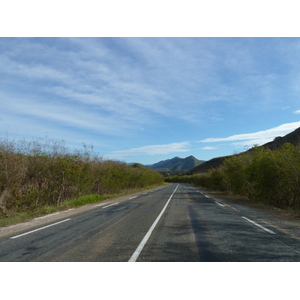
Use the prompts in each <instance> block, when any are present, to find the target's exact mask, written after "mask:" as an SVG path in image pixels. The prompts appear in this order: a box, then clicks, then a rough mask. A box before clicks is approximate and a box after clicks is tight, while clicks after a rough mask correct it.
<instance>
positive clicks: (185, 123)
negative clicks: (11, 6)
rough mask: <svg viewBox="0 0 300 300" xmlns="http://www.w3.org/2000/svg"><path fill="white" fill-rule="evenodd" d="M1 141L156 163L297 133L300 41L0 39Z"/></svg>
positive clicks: (229, 150)
mask: <svg viewBox="0 0 300 300" xmlns="http://www.w3.org/2000/svg"><path fill="white" fill-rule="evenodd" d="M0 78H1V80H0V104H1V110H0V134H1V136H2V137H3V136H8V137H9V138H10V139H22V138H25V139H27V140H32V139H38V138H47V139H51V140H64V141H65V142H66V145H67V146H68V147H70V148H77V149H80V148H82V143H85V144H88V145H93V146H94V150H95V152H97V153H99V155H101V156H103V157H104V158H110V159H118V160H121V161H125V162H139V163H142V164H152V163H155V162H158V161H160V160H164V159H168V158H172V157H174V156H179V157H187V156H189V155H194V156H195V157H196V158H198V159H201V160H209V159H211V158H213V157H217V156H223V155H230V154H233V153H236V152H241V151H244V150H245V149H246V148H247V147H251V146H253V145H254V144H259V145H260V144H263V143H266V142H268V141H271V140H273V139H274V138H275V137H276V136H283V135H285V134H287V133H289V132H291V131H293V130H294V129H296V128H298V127H300V39H299V38H250V37H249V38H248V37H247V38H205V37H203V38H187V37H184V38H161V37H158V38H4V37H2V38H0Z"/></svg>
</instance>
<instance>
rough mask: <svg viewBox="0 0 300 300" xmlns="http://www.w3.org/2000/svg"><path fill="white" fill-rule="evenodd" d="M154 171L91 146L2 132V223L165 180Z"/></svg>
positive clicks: (0, 146)
mask: <svg viewBox="0 0 300 300" xmlns="http://www.w3.org/2000/svg"><path fill="white" fill-rule="evenodd" d="M163 181H164V178H163V176H162V175H161V174H159V173H158V172H156V171H152V170H149V169H148V168H146V167H144V166H142V165H140V164H135V165H131V166H128V165H126V164H125V163H122V162H118V161H112V160H104V159H102V158H101V157H100V156H99V155H96V154H94V152H93V147H91V146H90V147H89V146H86V145H83V149H82V150H74V151H72V152H71V151H70V150H69V149H68V148H67V147H66V146H65V144H64V142H63V141H60V142H56V141H48V140H37V141H31V142H28V141H26V140H22V141H19V142H16V141H9V140H8V139H7V138H1V137H0V226H5V225H9V224H13V223H17V222H21V221H25V220H28V219H31V218H33V217H37V216H40V215H43V214H48V213H52V212H55V211H58V210H63V209H67V208H70V207H78V206H82V205H85V204H88V203H94V202H99V201H103V200H105V199H109V198H113V197H117V196H120V195H125V194H127V193H133V192H136V191H139V190H142V189H146V188H149V187H153V186H156V185H161V184H163Z"/></svg>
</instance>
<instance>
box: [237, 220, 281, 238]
mask: <svg viewBox="0 0 300 300" xmlns="http://www.w3.org/2000/svg"><path fill="white" fill-rule="evenodd" d="M242 218H243V219H245V220H246V221H248V222H250V223H251V224H253V225H255V226H257V227H259V228H260V229H263V230H264V231H266V232H268V233H271V234H276V233H275V232H274V231H272V230H270V229H268V228H266V227H264V226H262V225H260V224H258V223H256V222H254V221H252V220H250V219H248V218H246V217H242Z"/></svg>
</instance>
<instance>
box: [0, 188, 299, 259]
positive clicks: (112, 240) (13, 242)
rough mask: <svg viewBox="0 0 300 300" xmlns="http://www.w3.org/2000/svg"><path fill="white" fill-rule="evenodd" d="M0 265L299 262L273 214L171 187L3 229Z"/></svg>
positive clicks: (291, 235)
mask: <svg viewBox="0 0 300 300" xmlns="http://www.w3.org/2000/svg"><path fill="white" fill-rule="evenodd" d="M298 223H299V222H298ZM0 261H8V262H15V261H40V262H48V261H62V262H67V261H70V262H222V261H229V262H247V261H300V232H299V227H297V222H287V221H284V220H283V219H282V218H280V217H278V216H276V214H272V213H271V212H265V211H263V210H260V209H257V208H253V207H248V206H246V205H244V204H242V203H238V202H230V200H228V199H225V198H222V197H221V196H218V195H217V196H216V194H214V195H213V196H212V194H210V193H209V192H205V191H204V190H201V189H194V188H192V187H190V186H189V185H186V184H170V185H168V186H163V187H160V188H156V189H152V190H150V191H148V192H145V193H136V194H133V195H130V196H123V197H121V198H117V199H113V200H109V201H105V202H102V203H98V204H92V205H87V206H84V207H83V208H79V209H73V210H68V211H65V212H60V213H56V214H52V215H49V216H45V217H41V218H37V219H35V220H32V221H30V222H27V223H23V224H19V225H14V226H11V227H6V228H1V229H0Z"/></svg>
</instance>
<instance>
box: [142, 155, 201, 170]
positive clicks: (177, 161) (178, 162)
mask: <svg viewBox="0 0 300 300" xmlns="http://www.w3.org/2000/svg"><path fill="white" fill-rule="evenodd" d="M203 162H204V161H203V160H198V159H197V158H195V157H194V156H193V155H190V156H188V157H186V158H180V157H178V156H175V157H173V158H171V159H166V160H162V161H159V162H157V163H155V164H153V165H147V167H148V168H149V169H152V170H156V171H161V172H184V171H187V170H190V169H192V168H194V167H196V166H198V165H200V164H201V163H203Z"/></svg>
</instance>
